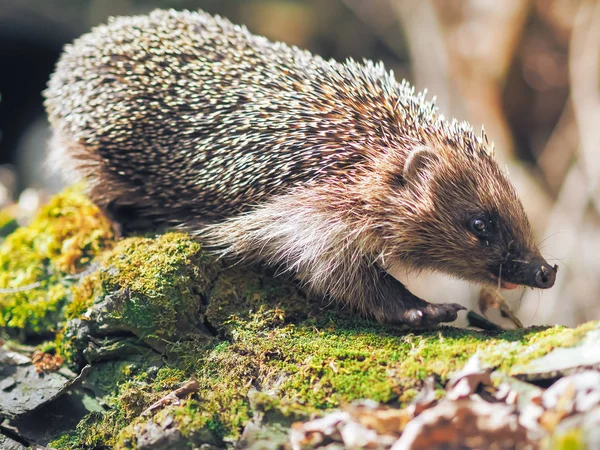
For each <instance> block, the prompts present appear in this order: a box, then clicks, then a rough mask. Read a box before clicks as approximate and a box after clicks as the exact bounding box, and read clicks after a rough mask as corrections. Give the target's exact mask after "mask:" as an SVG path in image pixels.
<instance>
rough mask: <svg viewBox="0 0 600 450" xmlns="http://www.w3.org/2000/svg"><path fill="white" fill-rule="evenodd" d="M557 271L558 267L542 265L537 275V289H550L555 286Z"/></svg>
mask: <svg viewBox="0 0 600 450" xmlns="http://www.w3.org/2000/svg"><path fill="white" fill-rule="evenodd" d="M557 269H558V267H556V266H554V267H551V266H549V265H548V264H542V265H540V268H539V269H538V270H537V272H536V273H535V284H536V287H538V288H541V289H548V288H551V287H552V286H554V281H555V280H556V271H557Z"/></svg>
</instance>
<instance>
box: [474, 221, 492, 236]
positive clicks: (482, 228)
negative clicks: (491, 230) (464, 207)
mask: <svg viewBox="0 0 600 450" xmlns="http://www.w3.org/2000/svg"><path fill="white" fill-rule="evenodd" d="M471 230H472V231H473V232H474V233H475V234H478V235H480V236H482V235H485V234H486V233H487V231H488V223H487V221H486V220H485V219H482V218H480V217H478V218H476V219H473V220H472V221H471Z"/></svg>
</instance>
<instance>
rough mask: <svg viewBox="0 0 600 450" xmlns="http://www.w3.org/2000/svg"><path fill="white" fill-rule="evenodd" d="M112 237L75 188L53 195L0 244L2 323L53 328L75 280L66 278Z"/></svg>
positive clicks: (41, 329)
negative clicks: (24, 224)
mask: <svg viewBox="0 0 600 450" xmlns="http://www.w3.org/2000/svg"><path fill="white" fill-rule="evenodd" d="M111 239H112V231H111V227H110V224H109V223H108V221H107V220H106V219H105V217H104V216H103V215H102V214H101V213H100V211H99V209H98V208H97V207H96V206H95V205H93V204H92V203H91V202H90V201H89V200H88V199H87V198H86V197H85V196H84V195H82V194H81V192H80V191H79V189H77V188H72V189H69V190H67V191H65V192H64V193H63V194H60V195H58V196H56V197H54V198H53V199H52V200H51V201H50V203H49V204H48V205H46V206H45V207H44V208H42V209H41V210H40V212H39V214H38V215H37V216H36V217H35V218H34V220H33V221H32V223H31V224H30V225H28V226H27V227H23V228H19V229H17V230H16V231H14V232H13V233H12V234H10V235H9V236H8V237H7V238H6V239H5V240H4V242H3V243H2V244H1V245H0V289H3V290H4V291H3V292H2V293H1V294H0V328H9V329H10V328H12V329H19V330H22V331H24V332H26V333H47V332H50V331H52V330H55V329H56V327H57V324H58V323H59V322H60V321H61V319H62V315H63V308H64V307H65V305H66V304H67V302H68V299H69V296H70V286H71V285H72V284H73V283H74V280H73V278H69V277H72V276H73V275H75V274H77V273H79V272H81V271H82V270H83V269H85V267H86V266H87V265H88V264H89V263H90V261H91V260H92V259H93V258H94V257H95V256H96V255H98V254H99V253H100V252H101V251H102V250H103V249H104V248H106V247H107V246H109V245H110V243H111Z"/></svg>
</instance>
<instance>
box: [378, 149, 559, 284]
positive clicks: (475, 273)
mask: <svg viewBox="0 0 600 450" xmlns="http://www.w3.org/2000/svg"><path fill="white" fill-rule="evenodd" d="M463 144H464V143H463ZM406 154H408V157H407V158H406V159H405V160H404V161H402V162H401V163H400V164H388V168H389V170H388V175H389V176H392V177H393V179H394V180H396V182H395V183H393V182H390V178H388V180H387V181H386V183H385V184H386V185H387V186H393V187H392V188H391V190H388V192H386V193H385V195H386V197H387V200H386V201H387V205H386V208H385V210H387V211H388V212H390V211H394V210H397V211H399V212H400V213H399V214H397V215H395V214H394V216H395V217H398V219H397V220H390V219H389V215H388V216H387V218H386V220H385V221H384V222H385V225H384V226H382V227H381V228H382V229H384V230H385V231H384V234H385V236H384V239H385V241H384V242H385V243H386V247H387V249H388V252H389V253H390V254H392V255H394V254H395V258H396V259H397V260H399V262H400V263H404V265H407V266H408V267H409V268H412V269H415V270H424V269H433V270H437V271H441V272H445V273H448V274H450V275H453V276H457V277H459V278H462V279H466V280H469V281H472V282H477V283H482V284H499V285H500V286H502V287H504V288H514V287H516V286H517V285H526V286H531V287H537V288H544V289H545V288H550V287H552V286H553V285H554V280H555V278H556V270H557V268H556V266H555V267H552V266H550V265H549V264H548V263H547V262H546V261H545V259H544V258H543V257H542V256H541V255H540V252H539V250H538V248H537V246H536V245H535V242H534V240H533V235H532V232H531V227H530V225H529V221H528V219H527V216H526V214H525V211H524V209H523V206H522V204H521V202H520V200H519V199H518V197H517V195H516V192H515V190H514V188H513V186H512V184H511V183H510V182H509V180H508V178H507V176H506V174H505V173H504V172H503V171H502V170H501V169H500V168H499V166H498V164H497V163H496V162H495V160H494V158H493V156H492V155H491V153H490V152H489V151H487V149H486V148H485V147H484V146H479V147H474V146H473V145H469V146H467V147H465V146H464V145H461V143H460V142H459V143H454V144H453V145H447V144H444V143H440V142H437V143H434V144H429V145H418V146H416V147H415V148H413V149H412V150H411V151H410V152H407V153H406ZM399 167H401V171H400V173H399V172H398V170H399ZM384 172H385V171H384Z"/></svg>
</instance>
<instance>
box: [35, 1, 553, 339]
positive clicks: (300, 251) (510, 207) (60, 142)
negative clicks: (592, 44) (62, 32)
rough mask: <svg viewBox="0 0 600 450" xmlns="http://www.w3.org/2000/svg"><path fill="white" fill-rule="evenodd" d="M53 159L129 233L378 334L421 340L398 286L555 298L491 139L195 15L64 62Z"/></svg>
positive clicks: (51, 88)
mask: <svg viewBox="0 0 600 450" xmlns="http://www.w3.org/2000/svg"><path fill="white" fill-rule="evenodd" d="M44 95H45V106H46V109H47V112H48V116H49V119H50V122H51V125H52V128H53V137H52V140H51V144H50V146H51V152H50V156H49V158H50V161H51V162H52V163H53V165H54V166H56V167H58V168H59V169H60V170H61V171H62V172H63V173H65V174H66V175H67V176H69V177H71V178H76V179H81V178H83V179H85V180H87V186H88V189H89V195H90V197H91V198H92V200H93V201H94V202H95V203H96V204H97V205H98V206H99V207H100V208H102V209H103V211H105V212H106V214H107V215H108V216H109V217H110V218H111V219H112V220H113V221H114V223H115V224H117V226H118V228H119V229H120V230H122V232H123V233H125V234H127V233H131V232H140V231H146V230H159V229H164V228H177V229H183V230H186V231H187V232H189V233H191V234H193V235H195V236H197V237H198V239H200V240H202V241H203V242H204V243H206V245H207V246H208V247H209V248H211V249H212V250H213V251H214V252H215V253H217V254H218V255H220V256H221V257H223V258H228V259H230V260H232V261H236V262H242V263H248V264H261V265H267V266H271V267H274V268H277V270H278V272H281V273H288V274H290V275H292V276H294V277H295V278H296V279H297V280H298V282H299V283H300V284H301V285H302V286H303V287H304V288H305V289H306V291H307V292H309V293H310V294H311V295H317V296H320V297H322V298H328V299H331V300H333V301H337V302H339V303H340V304H342V305H344V306H348V307H351V308H352V309H353V310H354V311H357V312H358V313H362V314H363V315H365V316H367V317H370V318H374V319H376V320H377V321H379V322H381V323H389V324H397V325H408V326H411V327H431V326H435V325H437V324H440V323H444V322H451V321H454V320H455V319H456V318H457V314H458V312H459V311H460V310H461V309H464V308H463V307H462V306H460V305H459V304H456V303H437V304H432V303H428V302H427V301H425V300H423V299H421V298H419V297H417V296H415V295H414V294H412V293H411V292H410V291H409V290H408V289H407V288H406V286H404V285H403V284H402V283H401V282H400V281H398V280H397V279H395V278H394V277H393V276H391V275H390V272H392V271H393V270H394V269H395V268H398V267H401V268H402V269H403V270H409V271H413V272H416V273H418V272H420V271H424V270H427V271H437V272H442V273H446V274H449V275H451V276H454V277H457V278H460V279H464V280H468V281H470V282H473V283H477V284H482V285H494V286H499V287H503V288H515V287H516V286H518V285H524V286H530V287H535V288H542V289H545V288H550V287H552V285H553V284H554V281H555V278H556V272H557V267H556V266H554V267H553V266H551V265H550V264H548V263H547V262H546V260H545V259H544V258H543V257H542V256H541V254H540V252H539V249H538V248H537V247H536V244H535V242H534V240H533V235H532V231H531V228H530V225H529V222H528V219H527V216H526V214H525V212H524V209H523V206H522V204H521V202H520V200H519V198H518V197H517V194H516V192H515V189H514V188H513V186H512V185H511V183H510V182H509V180H508V178H507V175H506V174H505V173H504V172H503V171H502V170H501V169H500V168H499V166H498V164H497V162H496V161H495V159H494V155H493V148H492V146H491V144H490V143H488V140H487V138H486V137H485V134H484V133H482V134H479V133H478V134H476V133H475V132H474V131H473V129H472V127H471V126H470V125H468V124H467V123H465V122H457V121H456V120H453V121H448V120H446V119H445V118H444V116H443V115H441V114H440V113H439V111H438V110H437V108H436V106H435V105H434V102H433V101H429V100H427V98H426V94H425V93H416V92H415V89H414V88H413V87H411V86H410V85H409V83H407V82H406V81H402V82H398V81H397V80H396V79H395V78H394V75H393V73H391V72H387V71H386V70H385V69H384V67H383V65H382V64H381V63H373V62H371V61H366V60H365V61H364V62H362V63H358V62H356V61H354V60H352V59H348V60H347V61H345V62H343V63H340V62H336V61H334V60H325V59H323V58H321V57H319V56H315V55H313V54H311V53H309V52H308V51H304V50H301V49H298V48H296V47H291V46H288V45H286V44H283V43H279V42H271V41H269V40H267V39H266V38H264V37H259V36H255V35H253V34H251V33H250V32H249V31H248V30H247V29H246V28H245V27H243V26H238V25H234V24H232V23H231V22H229V21H228V20H226V19H224V18H221V17H218V16H214V17H213V16H211V15H209V14H207V13H204V12H202V11H197V12H190V11H183V12H177V11H172V10H171V11H164V10H156V11H154V12H152V13H150V14H149V15H142V16H134V17H119V18H113V19H111V20H110V21H109V22H108V24H106V25H103V26H99V27H97V28H94V29H93V30H92V31H91V32H89V33H88V34H86V35H84V36H82V37H80V38H79V39H77V40H76V41H75V42H74V43H72V44H70V45H67V46H66V47H65V50H64V53H63V54H62V56H61V58H60V60H59V61H58V63H57V66H56V70H55V73H54V74H53V75H52V77H51V79H50V81H49V83H48V88H47V89H46V91H45V93H44Z"/></svg>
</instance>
